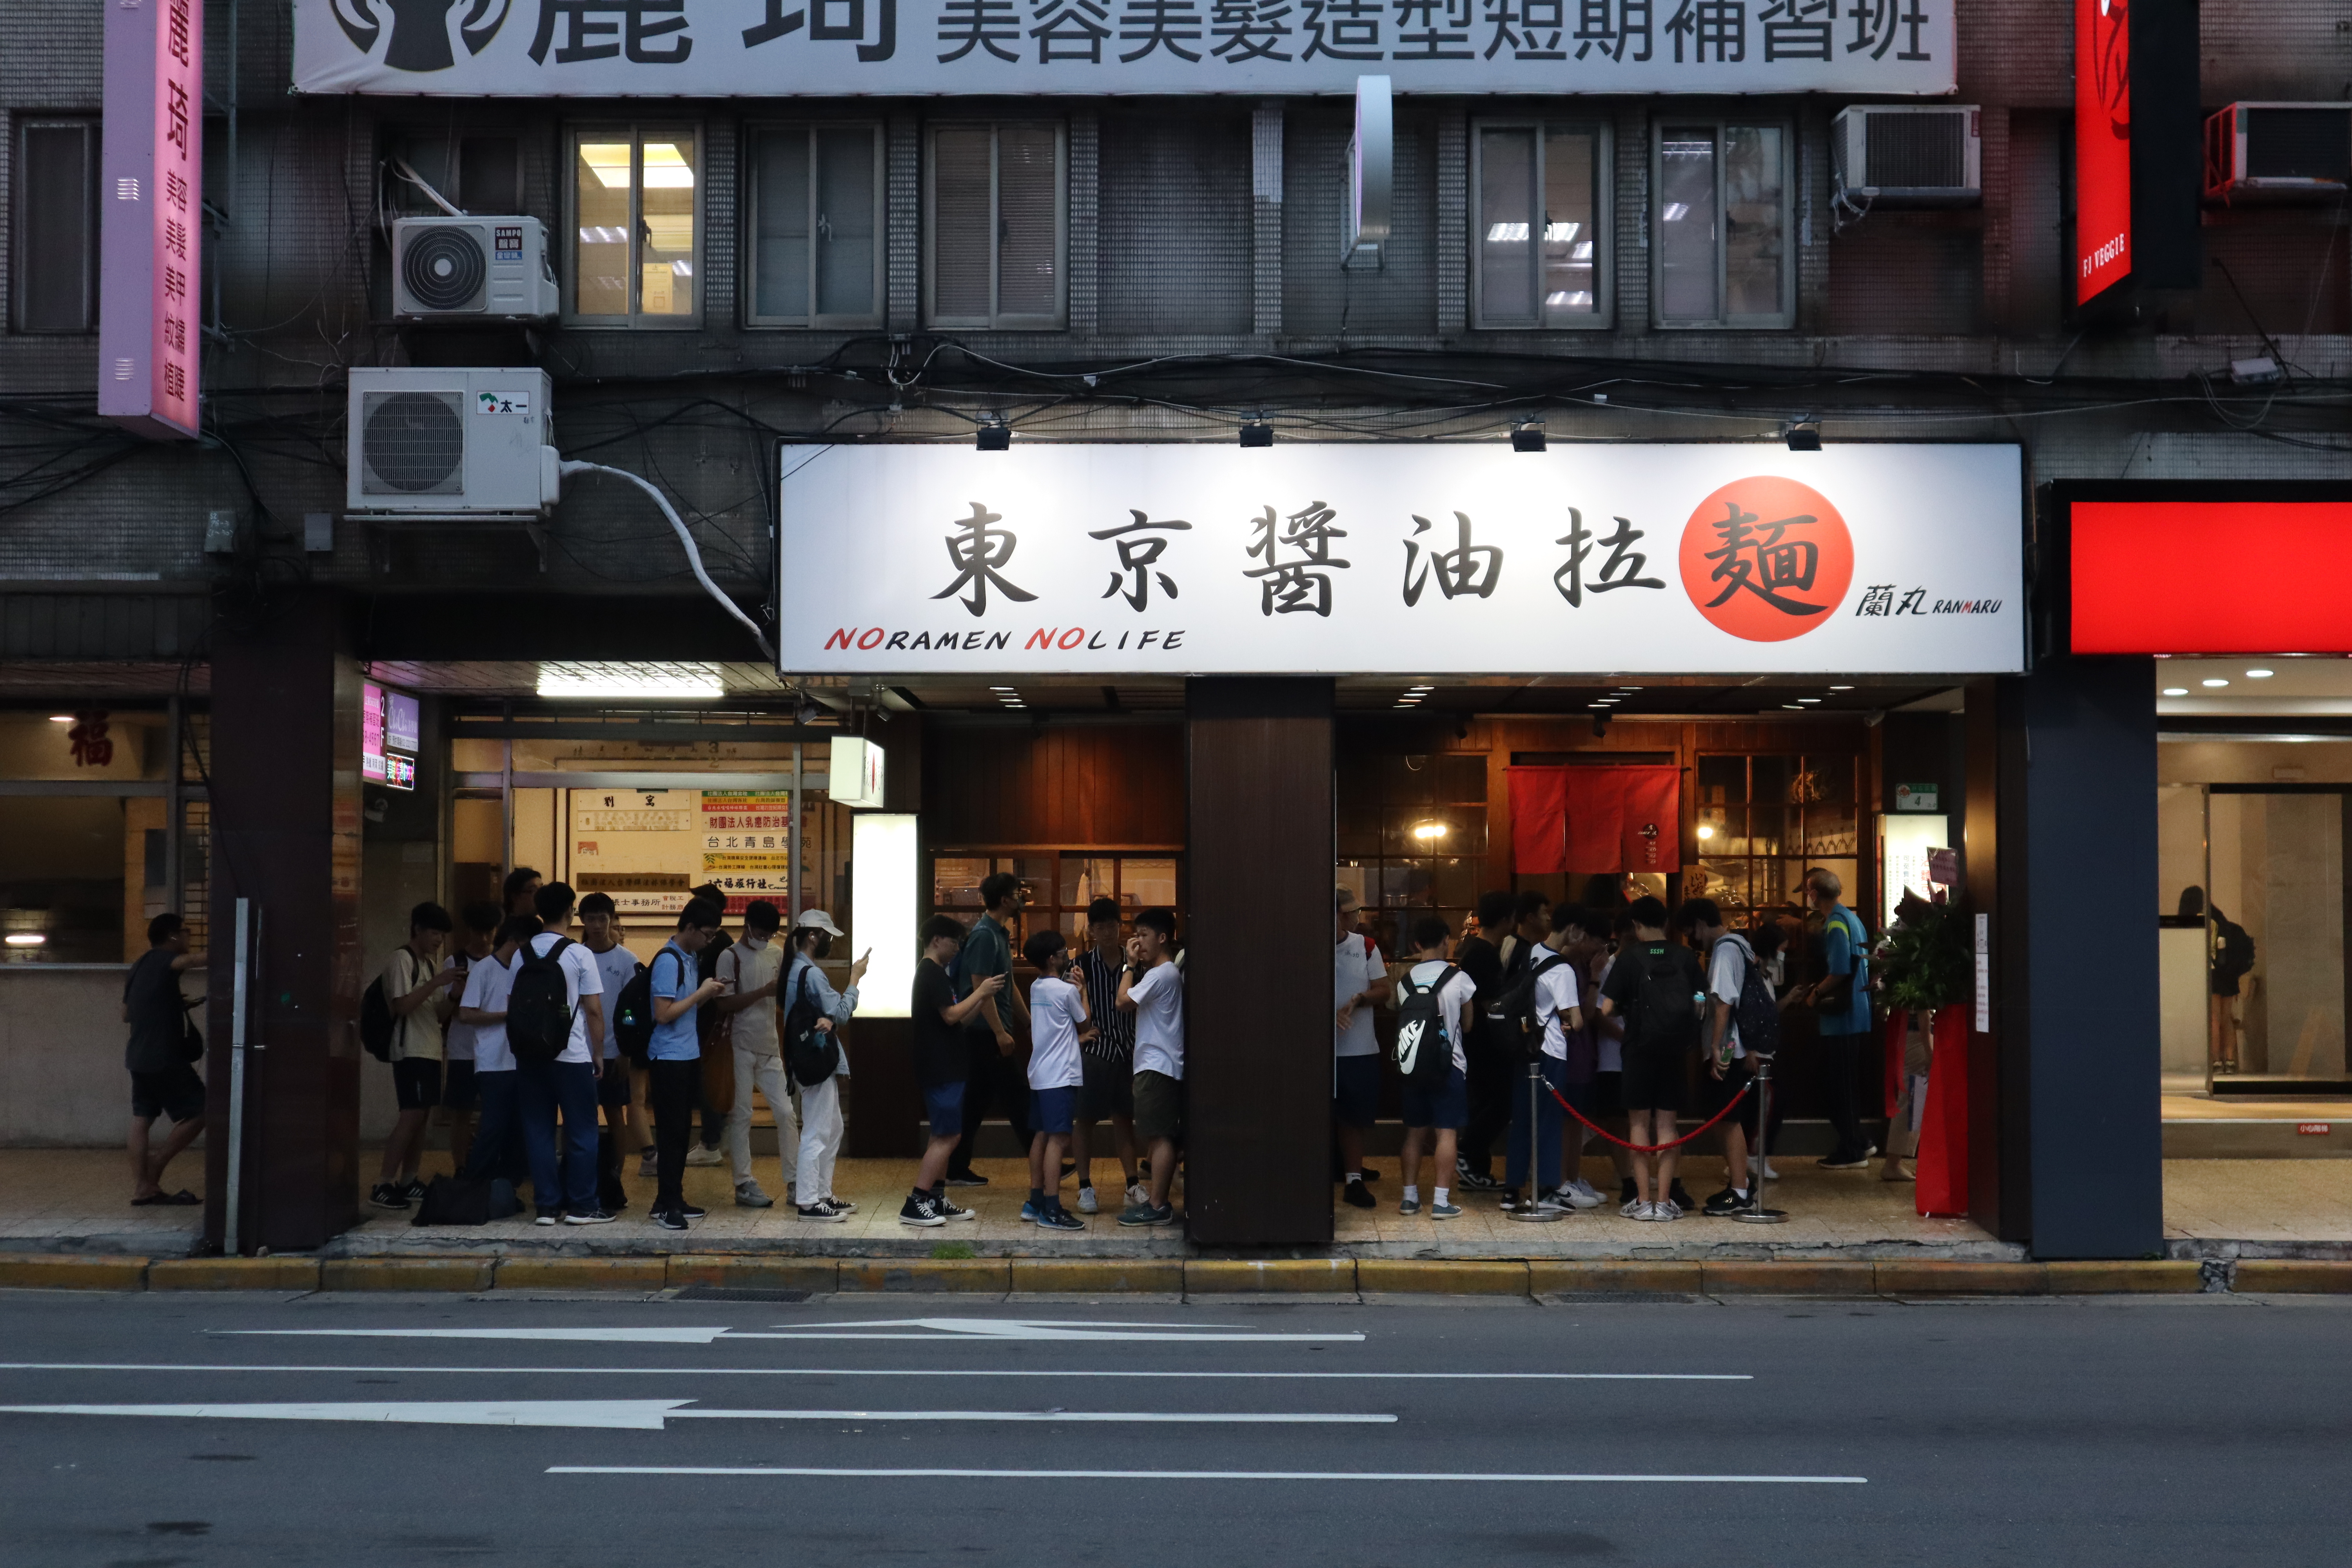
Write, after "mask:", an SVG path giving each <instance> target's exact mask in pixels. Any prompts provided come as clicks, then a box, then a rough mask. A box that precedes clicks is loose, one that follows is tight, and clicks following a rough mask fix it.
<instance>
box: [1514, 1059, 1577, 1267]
mask: <svg viewBox="0 0 2352 1568" xmlns="http://www.w3.org/2000/svg"><path fill="white" fill-rule="evenodd" d="M1544 1088H1545V1085H1544V1076H1543V1058H1542V1057H1540V1056H1538V1057H1537V1058H1536V1059H1535V1060H1533V1061H1531V1062H1529V1063H1528V1186H1527V1191H1526V1192H1524V1193H1522V1194H1519V1206H1518V1207H1517V1208H1515V1209H1513V1210H1512V1211H1511V1214H1510V1217H1511V1218H1513V1219H1516V1220H1524V1221H1526V1222H1527V1223H1528V1224H1529V1225H1549V1224H1551V1223H1552V1222H1553V1221H1554V1220H1562V1219H1566V1218H1567V1217H1568V1211H1567V1210H1565V1209H1548V1208H1542V1207H1539V1206H1538V1205H1537V1203H1536V1200H1537V1199H1538V1197H1540V1196H1542V1195H1543V1194H1542V1192H1541V1188H1542V1186H1543V1183H1542V1181H1541V1179H1540V1178H1539V1176H1538V1173H1537V1171H1536V1167H1537V1165H1538V1164H1539V1163H1541V1161H1540V1159H1539V1156H1540V1155H1541V1153H1542V1152H1543V1128H1542V1126H1541V1124H1540V1119H1541V1117H1542V1116H1543V1092H1544ZM1559 1131H1560V1140H1561V1142H1562V1145H1563V1146H1565V1144H1566V1142H1567V1138H1568V1129H1567V1128H1566V1127H1565V1126H1562V1127H1561V1128H1560V1130H1559ZM1503 1136H1504V1137H1505V1138H1508V1137H1509V1136H1510V1134H1509V1133H1508V1132H1506V1133H1504V1134H1503ZM1509 1158H1510V1156H1509V1153H1508V1152H1507V1146H1506V1152H1505V1154H1504V1160H1505V1163H1508V1162H1509Z"/></svg>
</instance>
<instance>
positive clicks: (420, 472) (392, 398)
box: [343, 369, 560, 521]
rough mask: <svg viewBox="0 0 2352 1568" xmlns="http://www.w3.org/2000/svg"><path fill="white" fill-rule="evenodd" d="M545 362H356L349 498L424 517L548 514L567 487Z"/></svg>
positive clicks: (363, 510)
mask: <svg viewBox="0 0 2352 1568" xmlns="http://www.w3.org/2000/svg"><path fill="white" fill-rule="evenodd" d="M548 396H549V385H548V380H547V373H546V372H545V371H543V370H417V369H399V370H354V371H352V373H351V402H350V429H351V436H350V442H351V445H350V451H349V454H348V460H347V462H346V464H345V483H344V494H343V504H344V506H345V507H346V508H347V509H348V510H350V511H352V512H354V513H360V514H367V515H373V516H376V517H382V518H407V519H411V520H414V521H432V520H443V521H446V520H467V519H474V518H494V517H509V518H512V517H532V518H536V517H540V516H543V515H544V514H545V513H546V511H547V510H548V509H549V508H550V507H552V506H553V505H554V504H555V501H556V498H557V496H558V494H559V491H560V476H559V475H558V473H557V470H556V463H557V458H556V452H555V448H554V447H551V446H549V445H548V444H547V430H548Z"/></svg>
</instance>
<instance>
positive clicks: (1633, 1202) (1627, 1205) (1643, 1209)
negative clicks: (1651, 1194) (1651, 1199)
mask: <svg viewBox="0 0 2352 1568" xmlns="http://www.w3.org/2000/svg"><path fill="white" fill-rule="evenodd" d="M1617 1212H1618V1213H1619V1214H1622V1215H1624V1216H1625V1217H1626V1218H1627V1219H1647V1218H1649V1217H1650V1205H1647V1204H1645V1203H1643V1201H1642V1200H1641V1199H1639V1198H1627V1199H1626V1200H1625V1202H1624V1203H1623V1204H1622V1205H1621V1206H1620V1207H1619V1208H1618V1210H1617Z"/></svg>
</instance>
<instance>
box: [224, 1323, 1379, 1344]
mask: <svg viewBox="0 0 2352 1568" xmlns="http://www.w3.org/2000/svg"><path fill="white" fill-rule="evenodd" d="M909 1329H911V1330H916V1331H917V1332H898V1331H899V1330H909ZM877 1330H879V1332H876V1331H877ZM212 1332H214V1333H216V1334H221V1335H232V1334H235V1335H247V1336H277V1337H280V1338H302V1337H307V1338H321V1339H332V1338H338V1337H341V1338H349V1339H387V1340H397V1339H411V1340H550V1341H567V1340H569V1341H583V1342H594V1341H609V1342H614V1343H631V1342H635V1343H640V1344H711V1343H714V1342H719V1341H721V1340H728V1341H732V1340H928V1341H932V1342H947V1343H952V1342H959V1341H974V1340H979V1341H1030V1340H1057V1341H1068V1340H1091V1341H1099V1342H1107V1343H1109V1342H1134V1341H1154V1342H1164V1343H1181V1342H1191V1341H1200V1342H1203V1343H1210V1344H1233V1343H1250V1344H1297V1343H1302V1342H1312V1343H1323V1344H1331V1343H1344V1344H1360V1343H1362V1342H1363V1339H1364V1336H1363V1335H1362V1334H1360V1333H1344V1334H1262V1333H1252V1332H1248V1331H1243V1330H1239V1329H1225V1328H1223V1327H1222V1326H1217V1327H1205V1328H1203V1329H1201V1330H1195V1329H1193V1328H1192V1327H1191V1326H1190V1325H1187V1324H1177V1323H1139V1324H1135V1325H1133V1326H1131V1327H1121V1326H1117V1325H1108V1324H1099V1323H1063V1322H1054V1321H1044V1320H1037V1319H1026V1318H886V1319H877V1320H875V1321H871V1322H864V1323H812V1324H809V1325H808V1326H807V1327H805V1328H798V1327H793V1326H792V1325H789V1324H784V1325H779V1326H778V1329H777V1330H776V1331H766V1332H762V1331H747V1330H740V1329H724V1328H718V1329H699V1328H694V1329H688V1328H678V1329H633V1328H604V1329H513V1328H507V1329H215V1330H213V1331H212Z"/></svg>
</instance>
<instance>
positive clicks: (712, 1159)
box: [686, 1143, 727, 1165]
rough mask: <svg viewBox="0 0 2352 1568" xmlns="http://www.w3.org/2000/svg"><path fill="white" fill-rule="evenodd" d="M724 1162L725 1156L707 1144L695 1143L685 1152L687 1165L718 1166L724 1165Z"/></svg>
mask: <svg viewBox="0 0 2352 1568" xmlns="http://www.w3.org/2000/svg"><path fill="white" fill-rule="evenodd" d="M726 1160H727V1156H726V1155H724V1154H722V1153H720V1152H719V1151H718V1150H716V1149H713V1148H710V1147H709V1145H707V1144H702V1143H697V1144H696V1145H695V1146H694V1147H693V1148H691V1149H688V1151H687V1152H686V1163H688V1164H689V1165H719V1164H724V1163H726Z"/></svg>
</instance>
